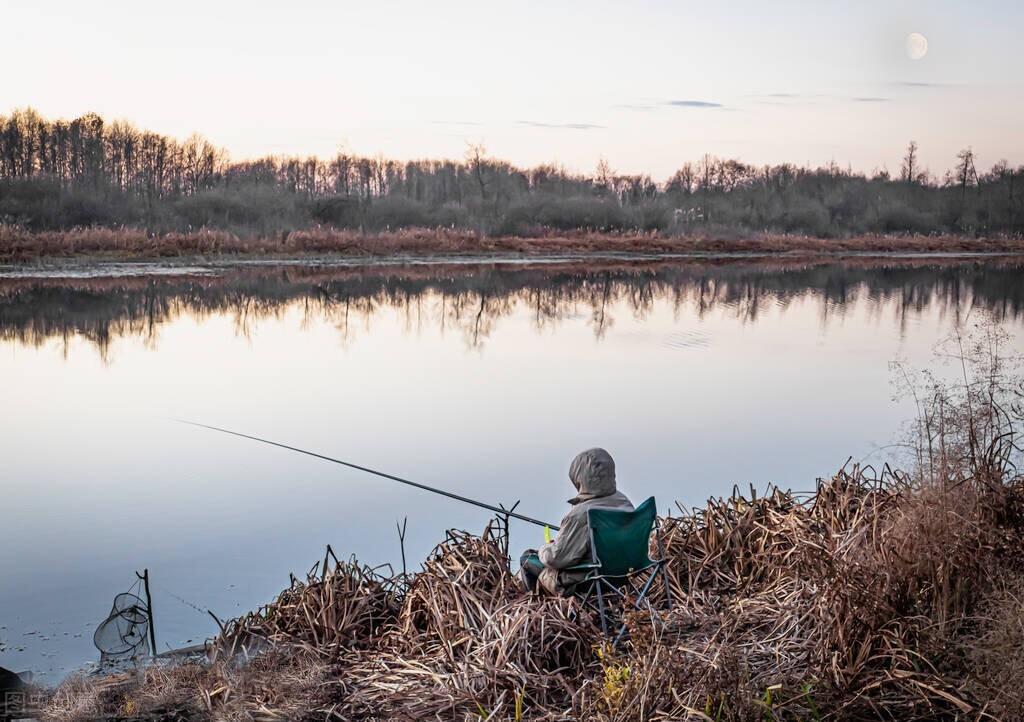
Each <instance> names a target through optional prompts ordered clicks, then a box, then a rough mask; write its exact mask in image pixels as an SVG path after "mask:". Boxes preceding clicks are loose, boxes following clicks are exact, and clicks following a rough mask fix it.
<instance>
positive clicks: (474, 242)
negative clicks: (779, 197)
mask: <svg viewBox="0 0 1024 722" xmlns="http://www.w3.org/2000/svg"><path fill="white" fill-rule="evenodd" d="M860 254H870V255H888V254H922V255H924V254H927V255H936V254H956V255H962V254H1000V255H1007V254H1008V255H1024V237H1019V236H1004V235H1000V236H981V237H975V236H965V235H862V236H851V237H846V238H816V237H812V236H802V235H780V234H749V235H743V236H740V235H729V234H727V233H722V234H718V235H712V234H708V235H686V236H671V235H665V234H658V233H645V234H612V233H599V232H591V231H575V232H570V233H555V232H550V233H542V234H538V235H535V236H529V237H524V236H488V235H484V234H480V233H476V232H474V231H467V230H458V229H404V230H398V231H389V232H378V233H361V232H359V231H353V230H336V229H330V228H316V229H311V230H300V231H292V232H290V233H281V234H275V235H271V236H257V237H244V236H238V235H235V234H233V233H228V232H225V231H217V230H199V231H194V232H188V233H166V234H153V233H149V232H147V231H145V230H142V229H131V228H119V229H108V228H81V229H73V230H69V231H40V232H33V231H28V230H24V229H22V228H19V227H14V226H0V263H6V264H22V263H33V262H39V261H45V260H50V259H53V260H59V259H89V260H96V261H103V260H171V259H177V260H183V259H187V258H221V257H223V258H225V259H239V260H257V259H267V260H271V259H274V260H282V259H285V260H286V259H300V260H315V259H317V258H323V257H337V258H341V259H349V260H352V261H356V260H361V261H364V262H374V261H381V260H386V259H394V260H398V259H401V258H409V257H412V258H415V259H418V260H430V259H431V258H435V257H443V258H453V257H454V258H467V259H468V258H479V259H480V260H482V261H484V262H486V261H489V260H493V259H495V258H503V257H505V258H508V257H512V258H515V259H516V260H522V259H523V258H524V257H525V258H536V259H538V260H541V259H543V260H556V259H558V260H561V259H570V258H581V259H585V258H589V257H595V258H596V257H602V256H603V257H611V258H615V257H624V258H628V257H652V256H656V257H671V256H679V257H707V256H726V255H740V256H754V255H769V256H775V255H788V256H801V257H804V256H807V257H813V256H834V255H860Z"/></svg>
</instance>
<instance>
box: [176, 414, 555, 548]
mask: <svg viewBox="0 0 1024 722" xmlns="http://www.w3.org/2000/svg"><path fill="white" fill-rule="evenodd" d="M175 420H176V421H178V422H179V423H182V424H188V425H189V426H198V427H199V428H201V429H210V430H211V431H219V432H220V433H222V434H231V435H232V436H238V437H241V438H243V439H251V440H252V441H259V442H260V443H262V444H269V445H270V446H277V447H280V448H282V449H288V450H289V451H297V452H299V453H300V454H305V455H306V456H312V457H313V458H315V459H323V460H324V461H330V462H332V463H334V464H341V465H342V466H347V467H348V468H350V469H356V470H357V471H365V472H366V473H367V474H373V475H374V476H379V477H382V478H384V479H391V481H397V482H398V483H400V484H406V485H408V486H414V487H416V488H417V489H423V490H424V491H430V492H433V493H435V494H440V495H441V496H447V497H448V498H449V499H455V500H456V501H461V502H464V503H466V504H472V505H473V506H479V507H480V508H481V509H488V510H490V511H493V512H495V513H497V514H500V515H502V516H510V517H512V518H513V519H519V520H520V521H525V522H529V523H530V524H536V525H537V526H545V527H548V528H549V529H551V530H552V531H558V527H557V526H555V525H554V524H548V523H547V522H546V521H541V520H540V519H534V518H533V517H531V516H525V515H523V514H517V513H516V512H514V511H510V510H508V509H504V508H502V507H500V506H492V505H491V504H487V503H484V502H482V501H477V500H476V499H470V498H469V497H467V496H461V495H460V494H454V493H452V492H450V491H445V490H444V489H435V488H434V487H432V486H427V485H426V484H420V483H419V482H416V481H410V480H409V479H403V478H402V477H400V476H395V475H394V474H387V473H385V472H383V471H377V470H376V469H371V468H369V467H368V466H360V465H359V464H353V463H351V462H349V461H342V460H341V459H335V458H333V457H330V456H324V455H323V454H318V453H316V452H315V451H307V450H306V449H300V448H298V447H296V446H289V445H288V444H280V443H278V442H276V441H270V440H269V439H261V438H260V437H259V436H250V435H249V434H243V433H241V432H239V431H231V430H230V429H222V428H220V427H219V426H210V425H209V424H200V423H199V422H198V421H187V420H185V419H175Z"/></svg>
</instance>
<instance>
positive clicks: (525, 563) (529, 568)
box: [519, 449, 633, 595]
mask: <svg viewBox="0 0 1024 722" xmlns="http://www.w3.org/2000/svg"><path fill="white" fill-rule="evenodd" d="M569 480H570V481H571V482H572V483H573V486H575V487H576V491H577V494H576V496H574V497H573V498H572V499H569V503H570V504H572V508H571V509H570V510H569V513H568V514H566V515H565V518H563V519H562V523H561V525H560V527H561V528H560V529H559V530H558V535H557V536H556V537H555V539H554V540H553V541H551V542H548V543H547V544H545V545H544V546H542V547H541V548H540V549H539V550H538V549H527V550H526V551H524V552H523V555H522V557H520V560H519V565H520V568H519V579H520V581H521V582H522V584H523V585H524V586H525V587H526V588H527V589H528V590H529V591H531V592H543V593H547V594H551V595H559V594H565V593H567V592H568V591H569V590H570V589H571V588H572V586H573V585H574V584H576V583H578V582H580V581H582V579H583V578H584V577H585V576H586V573H585V572H567V571H564V570H565V569H566V568H567V567H571V566H574V565H576V564H583V563H585V562H589V561H590V525H589V523H588V520H587V511H588V510H590V509H618V510H621V511H633V504H632V502H630V500H629V499H628V498H626V495H625V494H623V493H622V492H620V491H618V490H617V489H616V486H615V461H614V460H613V459H612V457H611V454H609V453H608V452H607V451H605V450H604V449H587V450H586V451H584V452H582V453H580V454H579V455H578V456H577V457H576V458H575V459H573V462H572V464H571V465H570V466H569Z"/></svg>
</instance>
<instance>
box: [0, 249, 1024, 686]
mask: <svg viewBox="0 0 1024 722" xmlns="http://www.w3.org/2000/svg"><path fill="white" fill-rule="evenodd" d="M109 273H110V271H109V270H105V271H97V270H96V269H85V270H84V271H83V270H82V269H79V270H78V271H76V272H75V274H74V275H75V277H74V278H60V277H58V276H59V274H53V273H40V272H38V271H37V270H33V271H31V273H29V274H28V275H27V276H26V274H25V273H24V272H18V273H15V272H14V270H13V269H6V271H2V272H0V410H2V414H0V493H2V500H0V509H2V511H3V518H2V525H0V570H2V572H3V577H2V579H3V582H2V586H0V665H2V666H5V667H10V668H14V669H19V670H20V669H34V670H36V671H37V672H40V673H42V674H43V675H44V676H45V677H47V678H48V679H50V680H53V679H57V678H59V677H60V676H63V675H64V674H66V673H67V672H68V671H70V670H71V669H73V668H75V667H77V666H79V665H81V664H83V663H85V662H87V661H90V660H93V659H95V657H96V651H95V649H94V648H93V646H92V641H91V636H92V632H93V629H94V628H95V625H96V624H97V623H98V622H99V621H100V620H101V619H102V618H103V617H104V616H105V615H106V613H107V612H108V611H109V609H110V603H111V600H112V598H113V595H114V594H115V593H116V592H120V591H123V590H125V589H126V588H127V587H128V586H129V585H130V584H131V583H132V582H133V581H134V579H135V577H134V570H136V569H139V570H141V569H142V568H143V567H148V568H149V570H150V573H151V575H152V578H153V582H154V595H155V602H154V608H155V617H156V623H157V637H158V646H160V647H161V648H162V649H166V648H167V646H168V645H170V646H175V647H176V646H181V645H184V644H186V643H187V642H189V641H192V640H194V641H196V642H198V641H201V640H202V639H203V638H204V637H206V636H209V635H211V634H212V633H213V632H214V631H215V629H214V624H213V622H212V620H210V618H209V617H208V616H207V615H206V614H205V613H204V612H202V611H200V610H203V609H207V608H209V609H212V610H213V611H214V612H215V613H216V614H217V615H218V616H220V617H230V616H232V615H235V614H238V613H241V612H243V611H245V610H248V609H251V608H254V607H256V606H258V605H259V604H260V603H262V602H265V601H268V600H269V599H271V598H272V597H273V596H274V595H275V593H276V592H278V591H280V590H281V589H282V588H283V587H284V586H286V585H287V582H288V573H289V572H296V573H301V572H303V571H305V570H306V569H308V568H309V566H310V565H311V564H312V563H313V562H314V561H315V560H316V559H317V558H319V557H322V553H323V549H324V546H325V545H326V544H328V543H330V544H331V545H332V546H333V547H334V549H335V550H337V551H338V553H339V556H340V555H342V554H345V555H348V554H355V555H356V556H357V557H359V559H361V560H363V561H365V562H368V563H371V564H379V563H385V562H395V561H396V560H397V559H398V558H399V547H398V541H397V535H396V532H395V523H396V521H397V520H401V519H402V518H403V517H408V537H407V543H406V545H407V552H408V555H409V558H410V560H419V559H422V558H423V557H424V556H425V555H426V554H427V553H428V552H429V550H430V548H431V547H432V546H433V544H434V543H436V542H437V541H439V540H440V539H442V538H443V533H444V530H445V529H446V528H448V527H461V528H466V529H472V530H478V529H480V528H482V526H483V525H484V523H485V522H486V520H487V516H486V512H484V511H482V510H479V509H475V508H472V507H467V506H463V505H460V504H457V503H454V502H451V501H448V500H445V499H442V498H437V497H434V496H432V495H429V494H425V493H422V492H418V491H415V490H411V489H407V488H405V487H401V486H397V485H394V484H392V483H391V482H387V481H383V480H378V479H375V478H373V477H368V476H366V475H362V474H360V473H358V472H354V471H348V470H345V469H343V468H339V467H336V466H332V465H329V464H326V463H323V462H320V461H316V460H314V459H310V458H307V457H303V456H300V455H296V454H293V453H289V452H286V451H282V450H279V449H274V448H271V447H266V446H262V445H258V444H254V443H253V442H249V441H245V440H241V439H235V438H231V437H227V436H223V435H218V434H215V433H212V432H208V431H204V430H199V429H195V428H191V427H186V426H183V425H181V424H178V423H175V422H174V421H172V420H171V419H174V418H188V419H195V420H198V421H202V422H205V423H210V424H216V425H221V426H226V427H231V428H235V429H238V430H241V431H245V432H249V433H254V434H258V435H263V436H267V437H270V438H273V439H276V440H279V441H282V442H284V443H291V444H295V445H298V446H303V447H305V448H309V449H313V450H317V451H321V452H323V453H326V454H330V455H334V456H338V457H341V458H345V459H350V460H353V461H355V462H357V463H360V464H364V465H368V466H372V467H376V468H380V469H384V470H388V471H391V472H392V473H396V474H400V475H406V476H409V477H412V478H414V479H418V480H421V481H423V482H425V483H428V484H433V485H437V486H442V487H444V488H446V489H451V490H453V491H456V492H459V493H461V494H465V495H467V496H472V497H477V498H481V499H484V500H487V501H490V502H492V503H498V502H500V503H504V504H511V503H513V502H515V501H516V500H520V501H521V505H520V510H521V511H523V512H524V513H527V514H530V515H533V516H538V517H541V518H546V519H550V520H552V521H555V522H557V520H558V519H559V518H560V516H561V514H562V512H563V510H564V508H565V499H566V498H568V497H569V496H570V494H571V488H570V485H569V483H568V481H567V479H566V471H567V467H568V464H569V461H570V460H571V458H572V456H573V455H574V454H575V453H576V452H577V451H579V450H581V449H583V448H586V447H588V446H594V445H601V446H605V447H606V448H608V449H609V450H610V451H611V452H612V454H613V455H614V456H615V458H616V460H617V463H618V468H619V477H620V484H621V486H622V488H623V489H624V490H625V491H626V492H627V493H629V494H630V495H631V496H632V497H633V498H634V499H635V500H640V499H642V498H645V497H646V496H649V495H655V496H656V497H657V499H658V504H659V506H660V507H661V508H662V509H663V510H665V509H667V508H668V507H669V506H670V504H671V503H672V502H673V501H676V500H678V501H679V502H681V503H682V504H684V505H692V504H699V503H701V502H703V501H704V500H705V499H706V498H707V497H708V496H710V495H723V494H727V493H729V491H730V490H731V488H732V486H733V485H734V484H741V485H743V486H744V487H746V485H748V484H754V485H755V486H757V487H759V488H763V487H764V486H765V485H766V484H769V483H775V484H779V485H781V486H784V487H792V488H795V489H810V488H812V487H813V484H814V480H815V478H816V477H819V476H824V475H828V474H829V473H830V472H832V471H834V470H835V469H836V468H837V467H839V466H841V465H842V464H843V462H844V461H845V460H846V459H847V458H848V457H850V456H852V457H853V458H854V459H855V460H859V459H865V458H866V459H868V460H869V461H878V460H885V459H887V458H890V457H891V456H892V454H893V453H894V451H893V450H892V449H885V448H882V447H885V446H886V445H888V444H891V443H892V442H893V441H894V439H895V438H896V436H897V432H898V429H899V426H900V423H901V422H902V421H903V420H905V419H906V418H907V417H908V416H909V415H910V413H911V410H910V409H909V407H908V405H907V404H906V403H903V402H896V401H893V399H892V395H893V390H892V386H891V383H890V380H891V374H890V370H889V362H890V361H891V360H893V359H895V358H902V359H905V360H906V361H908V362H909V363H910V364H912V365H915V366H919V367H929V366H933V365H934V363H935V362H934V361H933V360H932V352H933V347H934V345H935V344H936V342H937V341H939V340H940V339H942V338H944V337H945V336H947V335H948V334H949V333H950V331H951V330H952V329H953V328H954V325H955V324H956V323H958V322H959V323H965V324H968V325H969V324H971V323H973V322H974V321H977V320H981V319H982V318H983V317H985V316H987V315H994V316H995V317H996V318H997V319H999V322H1000V323H1002V324H1003V325H1004V326H1005V327H1006V329H1007V330H1008V331H1009V332H1011V333H1012V334H1013V336H1014V339H1015V343H1016V344H1017V345H1018V347H1020V348H1024V343H1021V340H1022V339H1024V266H1021V265H1018V264H1015V263H1012V262H1005V261H984V262H982V261H954V260H951V259H941V260H940V259H931V260H921V259H918V260H909V259H906V260H902V261H895V262H887V263H878V262H869V261H866V260H860V261H857V262H855V263H848V264H846V265H840V264H838V263H835V264H819V265H795V266H793V265H790V266H787V265H783V264H779V263H773V264H770V265H759V264H756V263H751V262H743V263H737V262H722V263H719V264H710V263H702V264H696V263H688V264H683V263H680V264H678V265H671V264H651V263H646V264H628V263H624V262H612V261H609V262H608V263H606V264H604V265H597V266H593V265H592V266H587V267H583V266H573V265H571V264H569V263H557V264H546V265H543V266H522V265H493V264H492V265H487V266H480V267H476V266H471V265H466V264H458V265H455V264H452V265H444V266H408V267H391V268H374V269H362V270H359V269H352V268H329V267H316V268H314V267H304V266H289V267H281V268H270V267H266V266H247V267H243V268H224V267H218V268H203V267H197V268H183V267H178V268H173V267H172V268H147V267H132V268H130V269H127V272H126V269H118V270H117V273H118V275H116V276H114V277H108V275H106V274H109ZM148 274H151V275H148ZM513 535H514V538H513V545H514V546H516V547H521V546H526V545H531V546H536V545H537V544H538V543H539V542H540V541H541V535H542V534H541V530H540V529H537V528H535V527H529V526H527V525H523V524H515V525H514V527H513ZM190 604H191V605H194V606H195V607H198V608H199V609H198V610H197V609H195V608H193V607H192V606H189V605H190Z"/></svg>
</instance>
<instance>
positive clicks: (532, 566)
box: [519, 549, 544, 592]
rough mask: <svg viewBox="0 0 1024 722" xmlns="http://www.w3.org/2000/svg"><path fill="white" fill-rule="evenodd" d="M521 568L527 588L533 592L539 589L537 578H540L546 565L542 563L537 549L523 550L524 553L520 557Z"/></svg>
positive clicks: (521, 574)
mask: <svg viewBox="0 0 1024 722" xmlns="http://www.w3.org/2000/svg"><path fill="white" fill-rule="evenodd" d="M519 569H520V572H519V574H520V576H521V577H522V579H523V581H524V582H525V583H526V586H527V588H529V590H530V591H531V592H535V591H537V580H538V579H540V573H541V572H542V571H544V565H543V564H541V561H540V557H539V556H537V550H536V549H527V550H526V551H524V552H523V555H522V556H521V557H519Z"/></svg>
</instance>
